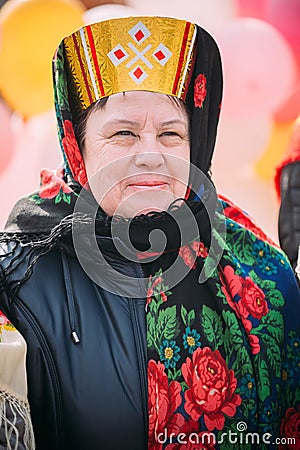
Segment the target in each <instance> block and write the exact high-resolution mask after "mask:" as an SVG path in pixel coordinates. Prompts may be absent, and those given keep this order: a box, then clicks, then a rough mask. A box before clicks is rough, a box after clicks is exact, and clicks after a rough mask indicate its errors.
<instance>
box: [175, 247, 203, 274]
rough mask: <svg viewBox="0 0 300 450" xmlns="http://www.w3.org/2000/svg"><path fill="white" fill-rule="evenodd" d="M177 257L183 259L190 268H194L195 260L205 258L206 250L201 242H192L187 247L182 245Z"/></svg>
mask: <svg viewBox="0 0 300 450" xmlns="http://www.w3.org/2000/svg"><path fill="white" fill-rule="evenodd" d="M179 256H181V258H182V259H183V262H184V263H185V264H186V265H187V266H188V267H189V268H190V269H195V268H196V265H197V263H196V258H197V257H198V256H200V257H201V258H207V256H208V250H207V248H206V247H205V245H204V244H203V243H202V242H199V241H193V242H191V243H190V244H188V245H184V246H182V247H180V249H179Z"/></svg>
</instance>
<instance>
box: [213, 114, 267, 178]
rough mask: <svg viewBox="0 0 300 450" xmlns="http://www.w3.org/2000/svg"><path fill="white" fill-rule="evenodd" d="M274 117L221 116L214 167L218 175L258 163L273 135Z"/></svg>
mask: <svg viewBox="0 0 300 450" xmlns="http://www.w3.org/2000/svg"><path fill="white" fill-rule="evenodd" d="M272 124H273V119H272V117H271V116H259V115H257V116H256V117H253V116H252V117H245V118H233V117H231V116H225V115H221V119H220V124H219V129H218V135H217V142H216V149H215V153H214V159H213V166H214V170H215V171H217V172H222V171H223V170H224V169H226V170H228V169H230V170H232V169H233V168H239V167H243V166H249V165H251V164H253V163H254V162H256V161H257V159H258V158H259V156H260V155H261V154H262V153H263V151H264V149H265V148H266V146H267V144H268V141H269V138H270V136H271V133H272Z"/></svg>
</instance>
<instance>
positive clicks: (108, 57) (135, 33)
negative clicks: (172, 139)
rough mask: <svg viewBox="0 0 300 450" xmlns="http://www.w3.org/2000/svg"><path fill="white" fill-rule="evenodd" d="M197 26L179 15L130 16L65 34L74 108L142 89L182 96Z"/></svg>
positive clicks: (184, 92)
mask: <svg viewBox="0 0 300 450" xmlns="http://www.w3.org/2000/svg"><path fill="white" fill-rule="evenodd" d="M196 33H197V28H196V26H195V25H194V24H192V23H190V22H186V21H184V20H178V19H170V18H163V17H129V18H120V19H112V20H106V21H104V22H100V23H95V24H93V25H87V26H85V27H84V28H81V29H80V30H78V31H76V32H75V33H73V34H72V35H71V36H68V37H66V38H65V39H64V41H63V43H64V48H65V55H66V60H67V63H68V66H69V74H70V77H71V78H72V81H73V83H74V88H75V89H74V90H75V92H76V93H77V101H78V107H79V108H81V109H82V110H85V109H86V108H87V107H88V106H90V105H91V104H92V103H94V102H95V101H97V100H98V99H100V98H102V97H106V96H109V95H112V94H116V93H118V92H124V91H133V90H144V91H152V92H160V93H163V94H170V95H174V96H176V97H178V98H180V99H183V100H184V99H185V95H186V86H187V80H188V77H189V73H190V69H191V62H192V59H193V53H194V43H195V38H196Z"/></svg>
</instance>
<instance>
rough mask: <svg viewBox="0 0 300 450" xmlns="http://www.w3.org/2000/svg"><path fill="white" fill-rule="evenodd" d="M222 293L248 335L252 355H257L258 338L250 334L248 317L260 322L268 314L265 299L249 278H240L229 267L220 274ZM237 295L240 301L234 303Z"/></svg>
mask: <svg viewBox="0 0 300 450" xmlns="http://www.w3.org/2000/svg"><path fill="white" fill-rule="evenodd" d="M221 282H222V288H221V289H222V292H223V293H224V295H225V297H226V300H227V302H228V304H229V306H231V308H232V309H233V310H234V311H235V312H236V314H237V316H238V317H239V318H240V319H241V320H242V322H243V325H244V327H245V330H246V333H247V335H248V339H249V343H250V345H251V349H252V353H253V354H257V353H259V351H260V345H259V338H258V337H257V336H255V335H253V334H250V332H251V330H252V322H251V321H250V320H249V316H251V317H253V318H255V319H258V320H261V318H262V317H263V316H265V315H266V314H267V313H268V312H269V307H268V303H267V302H266V299H265V294H264V292H263V291H262V290H261V289H260V288H259V287H258V286H257V284H256V283H254V281H253V280H252V278H250V277H246V278H243V277H240V276H239V275H236V274H235V273H234V269H233V267H231V266H226V267H225V268H224V269H223V271H222V274H221ZM236 295H238V296H239V297H240V300H238V301H237V302H236V301H234V300H233V299H234V297H235V296H236Z"/></svg>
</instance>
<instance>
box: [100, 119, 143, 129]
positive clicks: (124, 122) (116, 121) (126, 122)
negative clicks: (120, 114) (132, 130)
mask: <svg viewBox="0 0 300 450" xmlns="http://www.w3.org/2000/svg"><path fill="white" fill-rule="evenodd" d="M115 125H118V126H119V125H123V126H131V127H137V126H138V125H139V124H138V122H135V121H133V120H127V119H113V120H110V121H108V122H106V123H105V124H104V125H103V128H108V127H111V126H115Z"/></svg>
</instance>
